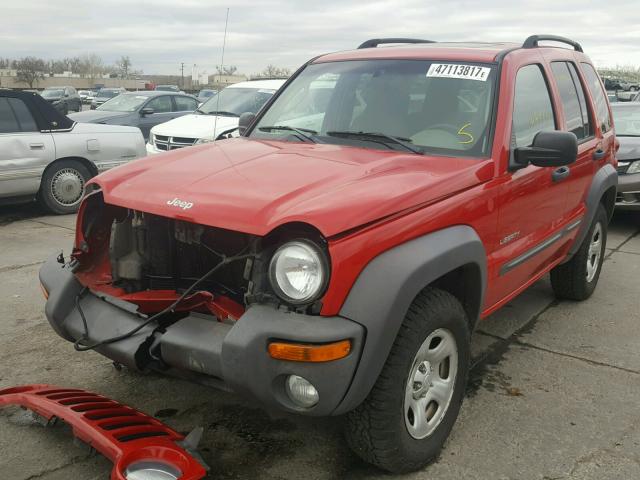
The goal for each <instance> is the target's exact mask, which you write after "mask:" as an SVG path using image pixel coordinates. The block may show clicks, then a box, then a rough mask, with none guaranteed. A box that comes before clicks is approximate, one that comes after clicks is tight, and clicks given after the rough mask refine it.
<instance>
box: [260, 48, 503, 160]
mask: <svg viewBox="0 0 640 480" xmlns="http://www.w3.org/2000/svg"><path fill="white" fill-rule="evenodd" d="M495 77H496V67H495V65H493V64H478V63H468V62H443V61H425V60H357V61H345V62H332V63H319V64H313V65H309V66H308V67H307V68H305V69H304V70H303V71H302V72H301V73H300V74H299V75H298V76H297V77H296V78H295V79H294V80H293V81H292V83H291V84H290V85H289V86H288V87H287V88H286V90H285V91H283V92H282V93H281V94H280V96H279V97H278V98H277V99H276V101H275V102H274V103H273V104H272V105H271V107H270V108H269V110H268V111H267V112H265V114H264V116H263V117H262V118H261V119H260V121H259V123H258V124H257V125H256V126H255V128H253V130H252V132H251V135H250V136H251V137H254V138H265V139H278V140H292V141H295V140H296V136H295V135H292V132H291V131H286V130H278V129H271V128H269V129H265V130H261V128H262V127H272V126H282V125H284V126H289V127H294V128H298V129H306V130H312V131H313V132H316V133H315V134H313V138H314V140H315V141H318V142H321V143H335V144H342V145H344V144H350V145H355V146H360V147H368V148H394V149H402V146H401V145H399V144H394V143H389V142H387V143H384V139H381V138H378V139H372V138H370V139H366V137H357V136H353V135H352V136H349V135H346V136H345V135H344V132H348V133H357V132H365V133H378V134H384V135H391V136H394V137H397V138H401V139H404V140H406V141H408V142H410V143H411V144H412V146H413V147H417V149H418V150H420V151H421V152H423V153H432V154H440V155H464V156H484V155H486V154H487V151H488V148H489V138H488V137H489V130H490V128H489V127H490V124H491V113H492V105H493V95H494V89H495V80H494V79H495ZM336 132H338V133H341V135H337V134H335V133H336ZM332 133H334V134H332ZM297 137H298V138H297V139H298V140H299V136H297Z"/></svg>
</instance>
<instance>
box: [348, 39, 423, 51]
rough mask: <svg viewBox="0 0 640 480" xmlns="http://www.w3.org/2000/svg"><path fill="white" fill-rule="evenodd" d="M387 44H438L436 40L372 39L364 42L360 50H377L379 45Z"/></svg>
mask: <svg viewBox="0 0 640 480" xmlns="http://www.w3.org/2000/svg"><path fill="white" fill-rule="evenodd" d="M386 43H436V42H435V41H434V40H423V39H420V38H372V39H371V40H367V41H366V42H363V43H361V44H360V46H359V47H358V50H360V49H361V48H375V47H377V46H378V45H383V44H386Z"/></svg>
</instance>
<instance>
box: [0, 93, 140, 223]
mask: <svg viewBox="0 0 640 480" xmlns="http://www.w3.org/2000/svg"><path fill="white" fill-rule="evenodd" d="M144 155H145V149H144V140H143V138H142V135H141V134H140V130H138V129H137V128H132V127H119V126H115V125H91V124H85V123H75V122H73V121H72V120H70V119H69V118H68V117H66V116H64V115H62V114H61V113H60V112H59V111H57V110H56V109H54V108H53V107H52V106H51V104H50V103H48V102H47V101H46V100H44V99H43V98H42V97H40V96H39V95H37V94H35V93H28V92H18V91H13V90H0V203H16V202H22V201H32V200H34V199H37V200H38V201H39V202H40V203H41V204H42V206H43V207H44V208H46V209H47V210H49V211H50V212H52V213H71V212H75V211H76V210H77V209H78V206H79V205H80V201H81V200H82V197H83V195H84V193H85V188H86V185H87V182H88V181H89V179H90V178H91V177H93V176H95V175H97V174H98V173H99V172H102V171H105V170H107V169H109V168H111V167H115V166H117V165H121V164H123V163H126V162H128V161H130V160H133V159H134V158H138V157H142V156H144Z"/></svg>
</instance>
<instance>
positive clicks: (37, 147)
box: [29, 143, 44, 150]
mask: <svg viewBox="0 0 640 480" xmlns="http://www.w3.org/2000/svg"><path fill="white" fill-rule="evenodd" d="M29 148H30V149H31V150H44V143H30V144H29Z"/></svg>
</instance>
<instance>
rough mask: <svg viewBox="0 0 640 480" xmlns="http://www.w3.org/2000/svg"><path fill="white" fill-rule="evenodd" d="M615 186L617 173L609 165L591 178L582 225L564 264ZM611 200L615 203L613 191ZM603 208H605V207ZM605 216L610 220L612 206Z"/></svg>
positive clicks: (574, 250) (581, 240)
mask: <svg viewBox="0 0 640 480" xmlns="http://www.w3.org/2000/svg"><path fill="white" fill-rule="evenodd" d="M617 186H618V172H617V171H616V169H615V168H614V166H613V165H611V164H610V163H607V164H605V165H603V166H602V167H601V168H600V169H599V170H598V171H597V172H596V174H595V175H594V176H593V180H592V181H591V186H590V187H589V192H588V193H587V198H586V200H585V202H586V205H587V211H586V213H585V215H584V217H582V225H581V226H580V230H579V231H578V235H576V239H575V241H574V242H573V245H572V246H571V248H570V249H569V253H568V254H567V258H566V259H565V260H564V262H567V261H569V260H571V258H572V257H573V256H574V255H575V254H576V252H577V251H578V250H579V249H580V245H582V242H583V240H584V238H585V237H586V236H587V233H588V232H589V228H591V223H593V219H594V217H595V216H596V212H597V211H598V205H600V203H601V202H602V199H603V198H604V197H605V195H606V194H607V192H608V191H609V190H610V189H615V188H616V187H617ZM612 200H613V202H615V190H614V194H613V197H612ZM605 207H607V206H606V205H605ZM607 215H608V217H609V218H608V219H609V220H611V216H612V215H613V204H612V205H611V208H607ZM564 262H563V263H564Z"/></svg>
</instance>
